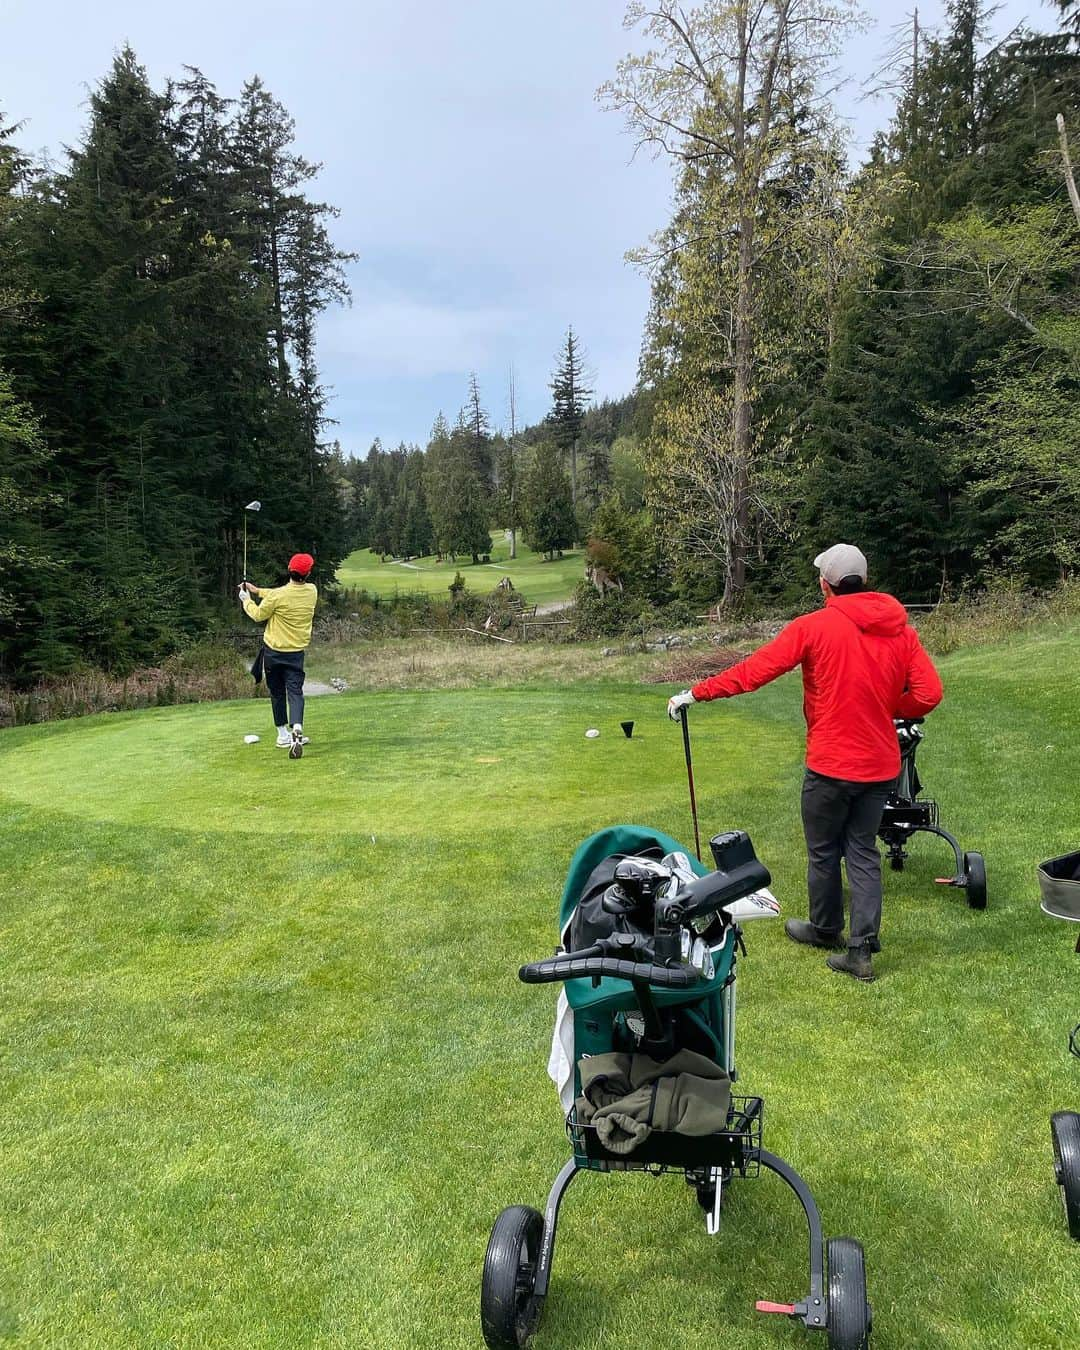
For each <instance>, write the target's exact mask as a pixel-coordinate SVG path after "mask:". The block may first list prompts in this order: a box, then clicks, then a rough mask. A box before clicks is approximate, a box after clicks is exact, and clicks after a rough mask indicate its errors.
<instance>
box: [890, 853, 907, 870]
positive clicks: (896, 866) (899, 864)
mask: <svg viewBox="0 0 1080 1350" xmlns="http://www.w3.org/2000/svg"><path fill="white" fill-rule="evenodd" d="M889 866H890V867H891V868H892V870H893V871H894V872H902V871H903V870H904V860H903V858H898V857H896V855H895V854H890V855H889Z"/></svg>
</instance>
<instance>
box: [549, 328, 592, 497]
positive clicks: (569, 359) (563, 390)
mask: <svg viewBox="0 0 1080 1350" xmlns="http://www.w3.org/2000/svg"><path fill="white" fill-rule="evenodd" d="M550 388H551V394H552V408H551V412H550V413H549V414H548V423H549V426H550V428H551V436H552V439H553V440H554V442H555V444H556V445H557V446H558V448H559V450H560V451H561V452H562V453H563V455H564V456H566V457H568V458H569V462H570V495H571V498H572V501H573V504H574V506H575V507H576V506H577V500H578V445H579V442H580V440H581V429H582V425H583V423H584V420H585V409H586V404H587V402H588V399H589V397H590V396H591V394H592V389H590V388H589V386H588V384H587V383H586V374H585V352H584V350H583V349H582V346H581V343H580V341H579V340H578V338H577V337H576V336H575V334H574V330H573V328H568V329H567V330H566V342H565V344H564V346H563V348H562V350H561V352H560V353H559V365H558V368H557V369H556V371H555V374H554V375H553V376H552V379H551V385H550Z"/></svg>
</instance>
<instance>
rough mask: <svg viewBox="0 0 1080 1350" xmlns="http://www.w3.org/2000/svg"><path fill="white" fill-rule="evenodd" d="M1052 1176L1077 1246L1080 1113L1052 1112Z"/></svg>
mask: <svg viewBox="0 0 1080 1350" xmlns="http://www.w3.org/2000/svg"><path fill="white" fill-rule="evenodd" d="M1050 1134H1051V1136H1052V1138H1053V1141H1054V1175H1055V1177H1056V1178H1057V1184H1058V1185H1059V1186H1060V1187H1061V1200H1062V1203H1063V1204H1064V1206H1065V1222H1066V1223H1067V1224H1068V1225H1069V1235H1070V1237H1073V1238H1075V1239H1076V1241H1077V1242H1080V1112H1077V1111H1055V1113H1054V1114H1053V1115H1052V1116H1051V1117H1050Z"/></svg>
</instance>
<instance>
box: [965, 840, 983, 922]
mask: <svg viewBox="0 0 1080 1350" xmlns="http://www.w3.org/2000/svg"><path fill="white" fill-rule="evenodd" d="M964 876H965V877H967V886H966V887H965V889H966V890H967V902H968V904H969V905H970V906H971V908H972V909H985V908H986V863H985V862H984V861H983V855H982V854H981V853H965V854H964Z"/></svg>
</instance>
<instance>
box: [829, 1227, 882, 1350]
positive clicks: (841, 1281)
mask: <svg viewBox="0 0 1080 1350" xmlns="http://www.w3.org/2000/svg"><path fill="white" fill-rule="evenodd" d="M825 1259H826V1262H827V1264H828V1274H829V1308H828V1319H829V1320H828V1328H829V1350H866V1347H867V1346H868V1345H869V1344H870V1328H871V1325H872V1321H873V1319H872V1315H871V1312H870V1304H869V1303H868V1302H867V1299H866V1258H865V1257H864V1255H863V1249H862V1243H861V1242H856V1241H855V1239H854V1238H848V1237H841V1238H830V1239H829V1240H828V1242H827V1243H826V1244H825Z"/></svg>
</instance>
